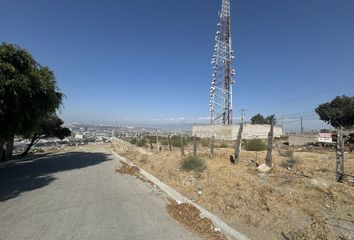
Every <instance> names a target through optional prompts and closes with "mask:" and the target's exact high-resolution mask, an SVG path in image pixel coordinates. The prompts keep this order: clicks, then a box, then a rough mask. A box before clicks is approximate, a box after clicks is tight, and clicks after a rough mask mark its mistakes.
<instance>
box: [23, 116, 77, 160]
mask: <svg viewBox="0 0 354 240" xmlns="http://www.w3.org/2000/svg"><path fill="white" fill-rule="evenodd" d="M63 123H64V122H63V120H61V119H60V118H59V117H58V116H57V115H55V114H51V115H49V116H48V118H47V119H45V120H44V121H43V122H42V123H41V124H40V126H39V128H38V130H37V131H36V132H34V133H33V134H32V137H31V142H30V144H28V146H27V148H26V150H25V151H24V152H23V153H22V156H25V155H27V154H28V153H29V151H30V150H31V148H32V147H33V145H35V144H36V143H37V142H38V141H39V140H41V139H43V138H50V137H56V138H59V139H60V140H62V139H64V138H65V137H68V136H70V135H71V131H70V129H69V128H66V127H62V125H63Z"/></svg>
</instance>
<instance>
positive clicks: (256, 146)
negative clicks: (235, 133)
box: [244, 139, 267, 151]
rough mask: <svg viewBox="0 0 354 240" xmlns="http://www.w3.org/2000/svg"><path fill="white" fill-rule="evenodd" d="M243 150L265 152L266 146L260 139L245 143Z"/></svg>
mask: <svg viewBox="0 0 354 240" xmlns="http://www.w3.org/2000/svg"><path fill="white" fill-rule="evenodd" d="M244 148H245V149H246V150H247V151H265V150H267V145H265V143H264V142H263V141H262V140H261V139H251V140H247V141H245V144H244Z"/></svg>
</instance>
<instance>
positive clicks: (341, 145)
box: [336, 130, 344, 182]
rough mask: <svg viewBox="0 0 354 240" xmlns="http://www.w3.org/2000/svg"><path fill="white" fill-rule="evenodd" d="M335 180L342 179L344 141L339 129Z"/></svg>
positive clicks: (339, 180)
mask: <svg viewBox="0 0 354 240" xmlns="http://www.w3.org/2000/svg"><path fill="white" fill-rule="evenodd" d="M336 155H337V159H336V181H337V182H341V181H343V180H344V141H343V133H342V132H341V130H338V132H337V154H336Z"/></svg>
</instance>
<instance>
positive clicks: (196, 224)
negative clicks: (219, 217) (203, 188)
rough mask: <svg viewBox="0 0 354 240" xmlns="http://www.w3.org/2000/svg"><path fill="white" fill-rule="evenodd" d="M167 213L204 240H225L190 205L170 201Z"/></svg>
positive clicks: (210, 223) (223, 236) (216, 229)
mask: <svg viewBox="0 0 354 240" xmlns="http://www.w3.org/2000/svg"><path fill="white" fill-rule="evenodd" d="M167 211H168V213H169V214H170V216H171V217H173V218H174V219H176V220H177V221H178V222H180V223H182V224H183V225H184V226H186V227H187V228H188V229H190V230H192V231H194V232H195V233H197V234H198V235H200V236H202V237H203V238H205V239H210V240H227V238H226V236H225V235H223V234H222V233H221V232H220V229H218V228H216V227H214V225H213V223H212V222H211V221H210V220H209V219H207V218H202V217H201V216H200V211H199V210H198V209H197V208H196V207H195V206H193V205H192V204H189V203H177V202H176V201H171V202H170V203H169V204H168V205H167Z"/></svg>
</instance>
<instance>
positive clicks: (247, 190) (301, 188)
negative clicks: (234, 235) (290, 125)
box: [113, 143, 354, 239]
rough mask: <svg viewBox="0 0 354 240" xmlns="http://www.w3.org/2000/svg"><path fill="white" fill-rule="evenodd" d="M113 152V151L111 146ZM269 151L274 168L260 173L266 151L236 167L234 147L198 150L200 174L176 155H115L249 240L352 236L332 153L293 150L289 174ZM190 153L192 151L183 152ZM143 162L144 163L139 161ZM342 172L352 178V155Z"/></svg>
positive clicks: (353, 205)
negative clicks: (202, 162) (202, 164)
mask: <svg viewBox="0 0 354 240" xmlns="http://www.w3.org/2000/svg"><path fill="white" fill-rule="evenodd" d="M113 148H115V149H120V148H117V147H116V146H115V145H114V143H113ZM277 150H279V151H285V150H286V149H275V150H274V151H273V153H274V155H273V163H274V167H273V169H272V171H271V172H270V173H269V174H259V173H258V171H257V170H256V167H255V164H254V163H252V162H251V160H254V161H256V162H258V163H259V164H261V163H263V162H264V161H265V160H264V159H265V156H266V152H248V151H243V152H242V153H241V161H240V164H237V165H232V164H230V162H229V156H230V155H232V154H233V149H232V148H226V149H215V153H216V156H215V158H214V159H210V158H209V150H208V149H207V148H198V156H199V157H201V158H203V159H205V160H206V165H207V169H206V170H205V171H204V172H203V173H195V172H185V171H182V170H181V169H180V161H181V156H180V150H179V149H174V151H172V152H169V151H162V152H160V153H154V154H151V155H144V154H141V153H139V152H135V151H134V150H131V149H126V150H125V151H119V150H117V152H118V153H119V154H121V155H125V156H126V157H127V158H129V159H130V160H131V161H133V162H134V163H136V164H137V165H139V167H141V168H143V169H144V170H146V171H148V172H150V173H151V174H153V175H154V176H156V177H157V178H159V179H160V180H162V181H164V182H165V183H167V184H168V185H170V186H171V187H173V188H175V189H176V190H178V191H179V192H181V193H182V194H183V195H185V196H187V197H188V198H190V199H192V200H194V201H195V202H196V203H197V204H199V205H201V206H203V207H205V208H206V209H208V210H209V211H211V212H213V213H214V214H216V215H218V216H219V217H221V218H222V219H224V220H225V221H226V222H227V223H228V224H229V225H231V226H233V227H234V228H236V229H237V230H238V231H240V232H242V233H244V234H245V235H247V236H249V237H250V238H251V239H286V238H288V239H339V238H342V239H346V238H345V237H347V239H349V236H353V235H354V213H353V209H354V187H353V186H352V185H351V184H350V183H348V182H346V183H336V182H335V181H334V179H335V172H334V170H335V153H334V152H331V151H323V150H318V151H317V150H316V151H304V150H303V149H293V151H294V153H293V154H294V157H296V158H297V159H298V162H297V164H296V167H295V168H294V169H292V170H288V169H286V168H283V167H281V164H282V162H284V161H285V160H286V159H287V158H288V157H287V156H285V155H284V154H279V153H278V152H279V151H277ZM186 152H187V153H189V154H190V153H191V152H192V148H191V147H186ZM142 158H144V161H140V159H142ZM345 171H346V173H347V174H349V175H354V154H353V153H350V154H346V156H345Z"/></svg>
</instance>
